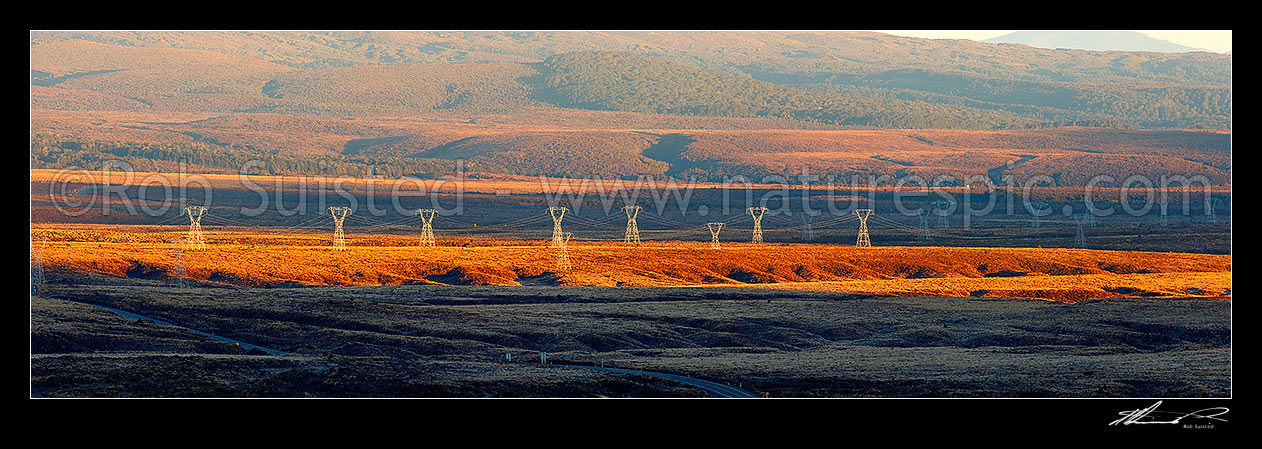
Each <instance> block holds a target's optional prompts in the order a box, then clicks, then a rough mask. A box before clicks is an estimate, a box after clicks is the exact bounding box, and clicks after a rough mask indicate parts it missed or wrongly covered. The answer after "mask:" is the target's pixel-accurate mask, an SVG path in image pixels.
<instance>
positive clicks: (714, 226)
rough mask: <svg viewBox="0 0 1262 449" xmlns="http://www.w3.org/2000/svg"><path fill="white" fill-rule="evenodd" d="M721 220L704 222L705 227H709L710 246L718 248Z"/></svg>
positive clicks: (721, 227) (721, 226) (721, 228)
mask: <svg viewBox="0 0 1262 449" xmlns="http://www.w3.org/2000/svg"><path fill="white" fill-rule="evenodd" d="M723 224H724V223H722V222H718V223H706V224H705V225H706V228H708V229H710V248H712V249H719V231H722V230H723Z"/></svg>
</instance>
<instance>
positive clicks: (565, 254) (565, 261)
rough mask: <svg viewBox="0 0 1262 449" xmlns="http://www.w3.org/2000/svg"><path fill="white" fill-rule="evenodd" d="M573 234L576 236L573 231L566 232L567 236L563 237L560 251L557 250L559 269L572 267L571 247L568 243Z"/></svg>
mask: <svg viewBox="0 0 1262 449" xmlns="http://www.w3.org/2000/svg"><path fill="white" fill-rule="evenodd" d="M573 236H574V233H573V232H567V233H565V236H564V237H563V238H562V239H561V246H560V251H558V252H557V269H558V270H569V269H570V248H569V246H568V244H569V242H570V237H573Z"/></svg>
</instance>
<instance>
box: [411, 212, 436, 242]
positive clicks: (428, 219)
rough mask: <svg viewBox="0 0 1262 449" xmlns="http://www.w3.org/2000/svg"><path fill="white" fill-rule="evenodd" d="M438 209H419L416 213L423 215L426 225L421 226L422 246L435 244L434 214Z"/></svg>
mask: <svg viewBox="0 0 1262 449" xmlns="http://www.w3.org/2000/svg"><path fill="white" fill-rule="evenodd" d="M437 213H438V211H437V210H435V209H417V211H416V215H418V216H420V217H421V222H422V223H424V225H423V226H422V227H421V243H420V245H421V246H434V214H437Z"/></svg>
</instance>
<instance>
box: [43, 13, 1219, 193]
mask: <svg viewBox="0 0 1262 449" xmlns="http://www.w3.org/2000/svg"><path fill="white" fill-rule="evenodd" d="M30 50H31V67H30V69H31V86H30V96H31V133H32V134H33V135H34V136H38V137H39V138H38V139H34V140H33V141H32V165H33V166H38V167H43V168H57V167H65V166H69V165H67V164H80V165H81V166H83V165H85V164H86V166H92V165H93V164H99V161H100V160H101V159H102V158H104V157H117V156H119V155H126V157H128V158H131V159H129V160H131V161H134V162H137V163H140V162H144V161H149V162H145V164H147V165H146V166H149V167H150V168H154V169H157V168H158V167H163V166H167V165H169V164H170V163H175V162H178V161H177V160H175V159H174V158H176V157H177V155H183V156H181V157H187V155H188V154H193V153H195V152H196V151H200V150H195V149H194V148H216V149H217V150H216V151H218V153H216V154H231V157H227V156H222V155H221V156H215V157H206V158H203V159H205V162H206V164H205V165H206V166H207V167H211V166H213V167H219V169H231V168H230V167H227V166H224V165H223V164H228V163H230V162H232V161H239V160H242V158H248V157H263V158H265V159H266V160H269V161H273V162H274V163H275V164H277V167H275V169H276V170H280V171H281V172H290V171H288V170H298V171H299V172H301V170H305V169H307V168H308V167H318V166H321V165H320V164H318V163H316V162H315V160H316V158H326V159H328V160H329V161H332V163H333V165H334V166H337V167H342V168H344V169H346V170H349V172H354V173H362V172H364V170H365V169H366V167H367V166H368V165H370V164H381V163H389V164H395V165H397V167H395V168H393V169H390V170H387V172H388V173H396V172H407V171H411V170H431V169H441V168H443V167H450V166H451V163H452V161H453V160H454V159H457V158H463V159H465V160H468V161H471V162H475V163H476V165H477V166H479V167H480V168H481V169H483V170H488V171H495V172H504V173H511V174H531V175H533V174H543V175H553V176H584V175H592V174H599V175H602V176H634V175H641V174H644V175H653V176H685V175H698V176H701V177H703V178H706V179H714V178H716V177H722V176H730V175H735V174H744V175H750V176H763V175H768V174H777V175H784V174H793V173H795V172H797V171H799V170H801V169H802V168H805V167H810V168H811V169H812V170H816V171H817V172H823V173H826V174H829V175H837V176H846V175H850V174H856V173H863V174H873V175H889V176H893V177H899V176H909V175H912V174H916V175H921V176H936V175H937V174H949V173H957V174H958V173H987V172H988V171H994V170H997V169H999V167H1001V166H1003V165H1005V164H1009V163H1015V162H1016V161H1023V162H1022V164H1023V165H1018V166H1015V167H1013V168H1012V169H1011V170H1009V171H1008V173H1010V174H1014V175H1017V174H1024V175H1028V176H1032V173H1030V172H1029V171H1030V170H1034V169H1039V170H1043V171H1046V172H1048V173H1053V174H1057V176H1058V178H1057V179H1058V180H1064V182H1066V183H1069V184H1077V183H1081V182H1083V181H1082V180H1083V179H1086V178H1089V177H1088V176H1085V175H1084V174H1083V171H1082V170H1083V168H1084V167H1110V170H1120V169H1122V168H1124V167H1126V166H1127V164H1137V165H1138V166H1140V167H1142V168H1139V169H1137V170H1138V171H1140V172H1142V173H1147V174H1158V173H1171V172H1186V174H1188V175H1192V174H1203V175H1205V176H1207V177H1209V178H1211V179H1213V180H1214V182H1216V183H1228V182H1229V179H1230V176H1229V172H1230V154H1231V153H1230V134H1229V132H1227V133H1223V132H1208V133H1201V132H1194V131H1185V129H1188V128H1207V129H1211V130H1229V129H1230V126H1231V56H1230V55H1218V54H1212V53H1203V52H1200V53H1181V54H1170V53H1153V52H1098V51H1083V50H1049V49H1042V48H1035V47H1029V46H1022V45H997V44H986V43H979V42H973V41H957V40H932V39H916V38H904V37H897V36H890V35H884V34H879V33H868V32H782V31H767V32H686V33H685V32H644V31H632V32H300V31H277V32H121V31H102V32H73V31H56V32H42V31H41V32H33V33H31V41H30ZM1083 127H1086V128H1083ZM948 129H956V130H960V132H955V133H952V132H947V131H946V130H948ZM804 130H813V131H811V132H802V131H804ZM878 130H880V131H878ZM904 130H905V131H904ZM1027 130H1028V132H1027ZM919 131H923V132H919ZM910 135H917V136H919V137H920V138H923V139H925V140H924V141H922V140H919V139H913V138H909V137H908V136H910ZM952 139H954V142H953V143H948V142H952ZM926 142H936V145H935V144H929V143H926ZM129 148H130V149H132V150H128V149H129ZM136 148H148V149H146V150H144V151H139V150H135V149H136ZM153 148H168V150H163V151H156V150H152V149H153ZM170 148H176V149H170ZM90 149H94V150H90ZM93 151H97V152H98V153H93ZM101 152H103V153H101ZM1027 156H1029V157H1027ZM1031 158H1037V159H1031ZM390 161H397V162H390ZM1024 161H1029V162H1028V163H1025V162H1024ZM324 166H326V167H327V166H328V164H327V163H326V164H325V165H324ZM375 172H377V173H380V172H381V171H380V170H378V171H375ZM290 173H292V172H290ZM1058 182H1059V181H1058Z"/></svg>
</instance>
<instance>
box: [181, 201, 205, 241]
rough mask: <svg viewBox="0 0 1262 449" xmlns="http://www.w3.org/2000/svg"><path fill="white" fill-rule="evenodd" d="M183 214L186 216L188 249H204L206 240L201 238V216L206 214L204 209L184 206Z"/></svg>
mask: <svg viewBox="0 0 1262 449" xmlns="http://www.w3.org/2000/svg"><path fill="white" fill-rule="evenodd" d="M184 213H185V214H188V239H187V240H186V241H187V242H188V243H187V244H188V247H189V249H205V248H206V240H205V239H204V238H202V215H204V214H206V208H205V207H202V206H186V207H185V208H184Z"/></svg>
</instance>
